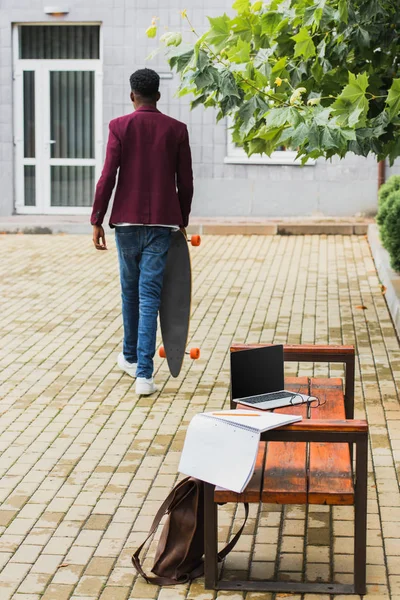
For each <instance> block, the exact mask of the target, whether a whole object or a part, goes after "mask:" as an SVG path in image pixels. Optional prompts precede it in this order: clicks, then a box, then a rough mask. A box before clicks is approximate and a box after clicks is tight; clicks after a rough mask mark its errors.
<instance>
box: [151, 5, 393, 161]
mask: <svg viewBox="0 0 400 600" xmlns="http://www.w3.org/2000/svg"><path fill="white" fill-rule="evenodd" d="M233 9H234V11H235V14H234V15H233V16H228V15H227V14H223V15H222V16H219V17H215V18H211V17H209V19H208V20H209V24H210V27H209V29H208V30H207V31H206V32H205V33H203V34H202V35H200V34H199V33H198V32H197V31H196V29H195V27H194V26H193V25H192V23H191V21H190V19H189V17H188V15H187V11H186V10H184V11H182V12H181V14H182V18H183V19H184V20H185V21H186V23H187V25H188V33H189V34H190V35H191V36H193V37H192V38H191V41H190V42H189V43H187V42H185V44H186V48H185V50H184V51H183V50H182V44H183V43H184V42H183V36H182V34H181V33H180V32H166V33H164V34H163V35H162V36H161V38H160V41H161V43H162V44H164V45H165V46H166V47H167V49H168V50H169V52H168V60H169V64H170V67H171V69H174V70H175V71H176V72H177V73H179V75H180V78H181V84H180V88H179V92H178V94H179V95H185V94H191V95H192V96H193V101H192V102H191V106H192V107H193V108H194V107H196V106H198V105H200V104H202V105H203V106H205V107H214V108H215V109H216V110H217V119H218V120H219V119H221V118H223V117H225V116H228V115H229V116H231V117H232V121H233V140H234V142H235V143H236V144H238V145H240V146H242V147H243V148H244V149H245V151H246V152H247V154H248V155H249V156H250V155H251V154H254V153H257V154H258V153H265V154H268V155H270V154H271V153H272V152H273V151H274V150H275V149H277V148H279V147H280V146H282V145H285V146H287V147H290V148H293V149H297V152H298V156H299V157H300V158H301V159H302V160H303V161H304V162H305V161H307V160H308V159H309V158H318V157H320V156H324V157H325V158H330V157H332V156H335V155H337V156H340V157H344V156H345V155H346V154H347V152H354V153H355V154H359V155H361V156H368V155H369V154H374V155H376V157H377V159H378V160H382V159H385V158H387V157H388V158H389V160H390V161H391V163H392V162H393V161H394V160H395V158H396V157H397V156H399V155H400V133H399V132H400V67H399V60H400V59H399V56H400V11H399V10H398V7H397V6H396V0H291V2H290V3H287V2H283V0H271V1H270V2H269V3H268V4H265V3H264V2H262V1H261V0H258V1H256V2H254V3H251V2H250V0H236V1H235V3H234V4H233ZM157 33H158V24H157V20H156V19H153V22H152V24H151V26H150V27H149V29H148V30H147V35H148V36H149V37H156V36H157ZM171 49H172V52H171Z"/></svg>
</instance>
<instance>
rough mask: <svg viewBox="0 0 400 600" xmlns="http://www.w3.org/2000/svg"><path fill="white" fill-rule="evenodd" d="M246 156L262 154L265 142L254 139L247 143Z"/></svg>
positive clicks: (265, 146)
mask: <svg viewBox="0 0 400 600" xmlns="http://www.w3.org/2000/svg"><path fill="white" fill-rule="evenodd" d="M248 148H249V150H248V156H251V155H252V154H263V153H264V152H265V150H266V149H267V142H266V141H265V140H263V139H260V138H254V139H253V140H251V142H249V146H248Z"/></svg>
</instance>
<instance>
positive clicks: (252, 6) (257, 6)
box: [251, 0, 263, 12]
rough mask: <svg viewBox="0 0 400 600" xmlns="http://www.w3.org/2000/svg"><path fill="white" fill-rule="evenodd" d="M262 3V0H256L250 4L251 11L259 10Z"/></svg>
mask: <svg viewBox="0 0 400 600" xmlns="http://www.w3.org/2000/svg"><path fill="white" fill-rule="evenodd" d="M262 6H263V3H262V0H257V2H254V4H252V5H251V11H252V12H259V11H260V10H261V9H262Z"/></svg>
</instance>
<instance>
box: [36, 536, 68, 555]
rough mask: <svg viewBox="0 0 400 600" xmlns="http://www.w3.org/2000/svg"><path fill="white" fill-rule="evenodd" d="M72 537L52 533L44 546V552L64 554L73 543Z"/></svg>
mask: <svg viewBox="0 0 400 600" xmlns="http://www.w3.org/2000/svg"><path fill="white" fill-rule="evenodd" d="M73 541H74V540H73V538H69V537H60V536H56V535H53V537H52V538H51V539H50V541H49V542H48V543H47V544H46V546H45V547H44V550H43V552H44V554H60V553H63V554H66V553H67V552H68V550H69V549H70V547H71V545H72V544H73Z"/></svg>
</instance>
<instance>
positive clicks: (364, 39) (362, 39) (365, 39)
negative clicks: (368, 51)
mask: <svg viewBox="0 0 400 600" xmlns="http://www.w3.org/2000/svg"><path fill="white" fill-rule="evenodd" d="M355 39H356V40H357V43H358V44H359V45H360V46H361V47H364V48H369V46H370V44H371V37H370V35H369V33H368V31H367V30H366V29H364V27H361V26H360V25H359V26H358V27H357V28H356V32H355Z"/></svg>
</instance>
